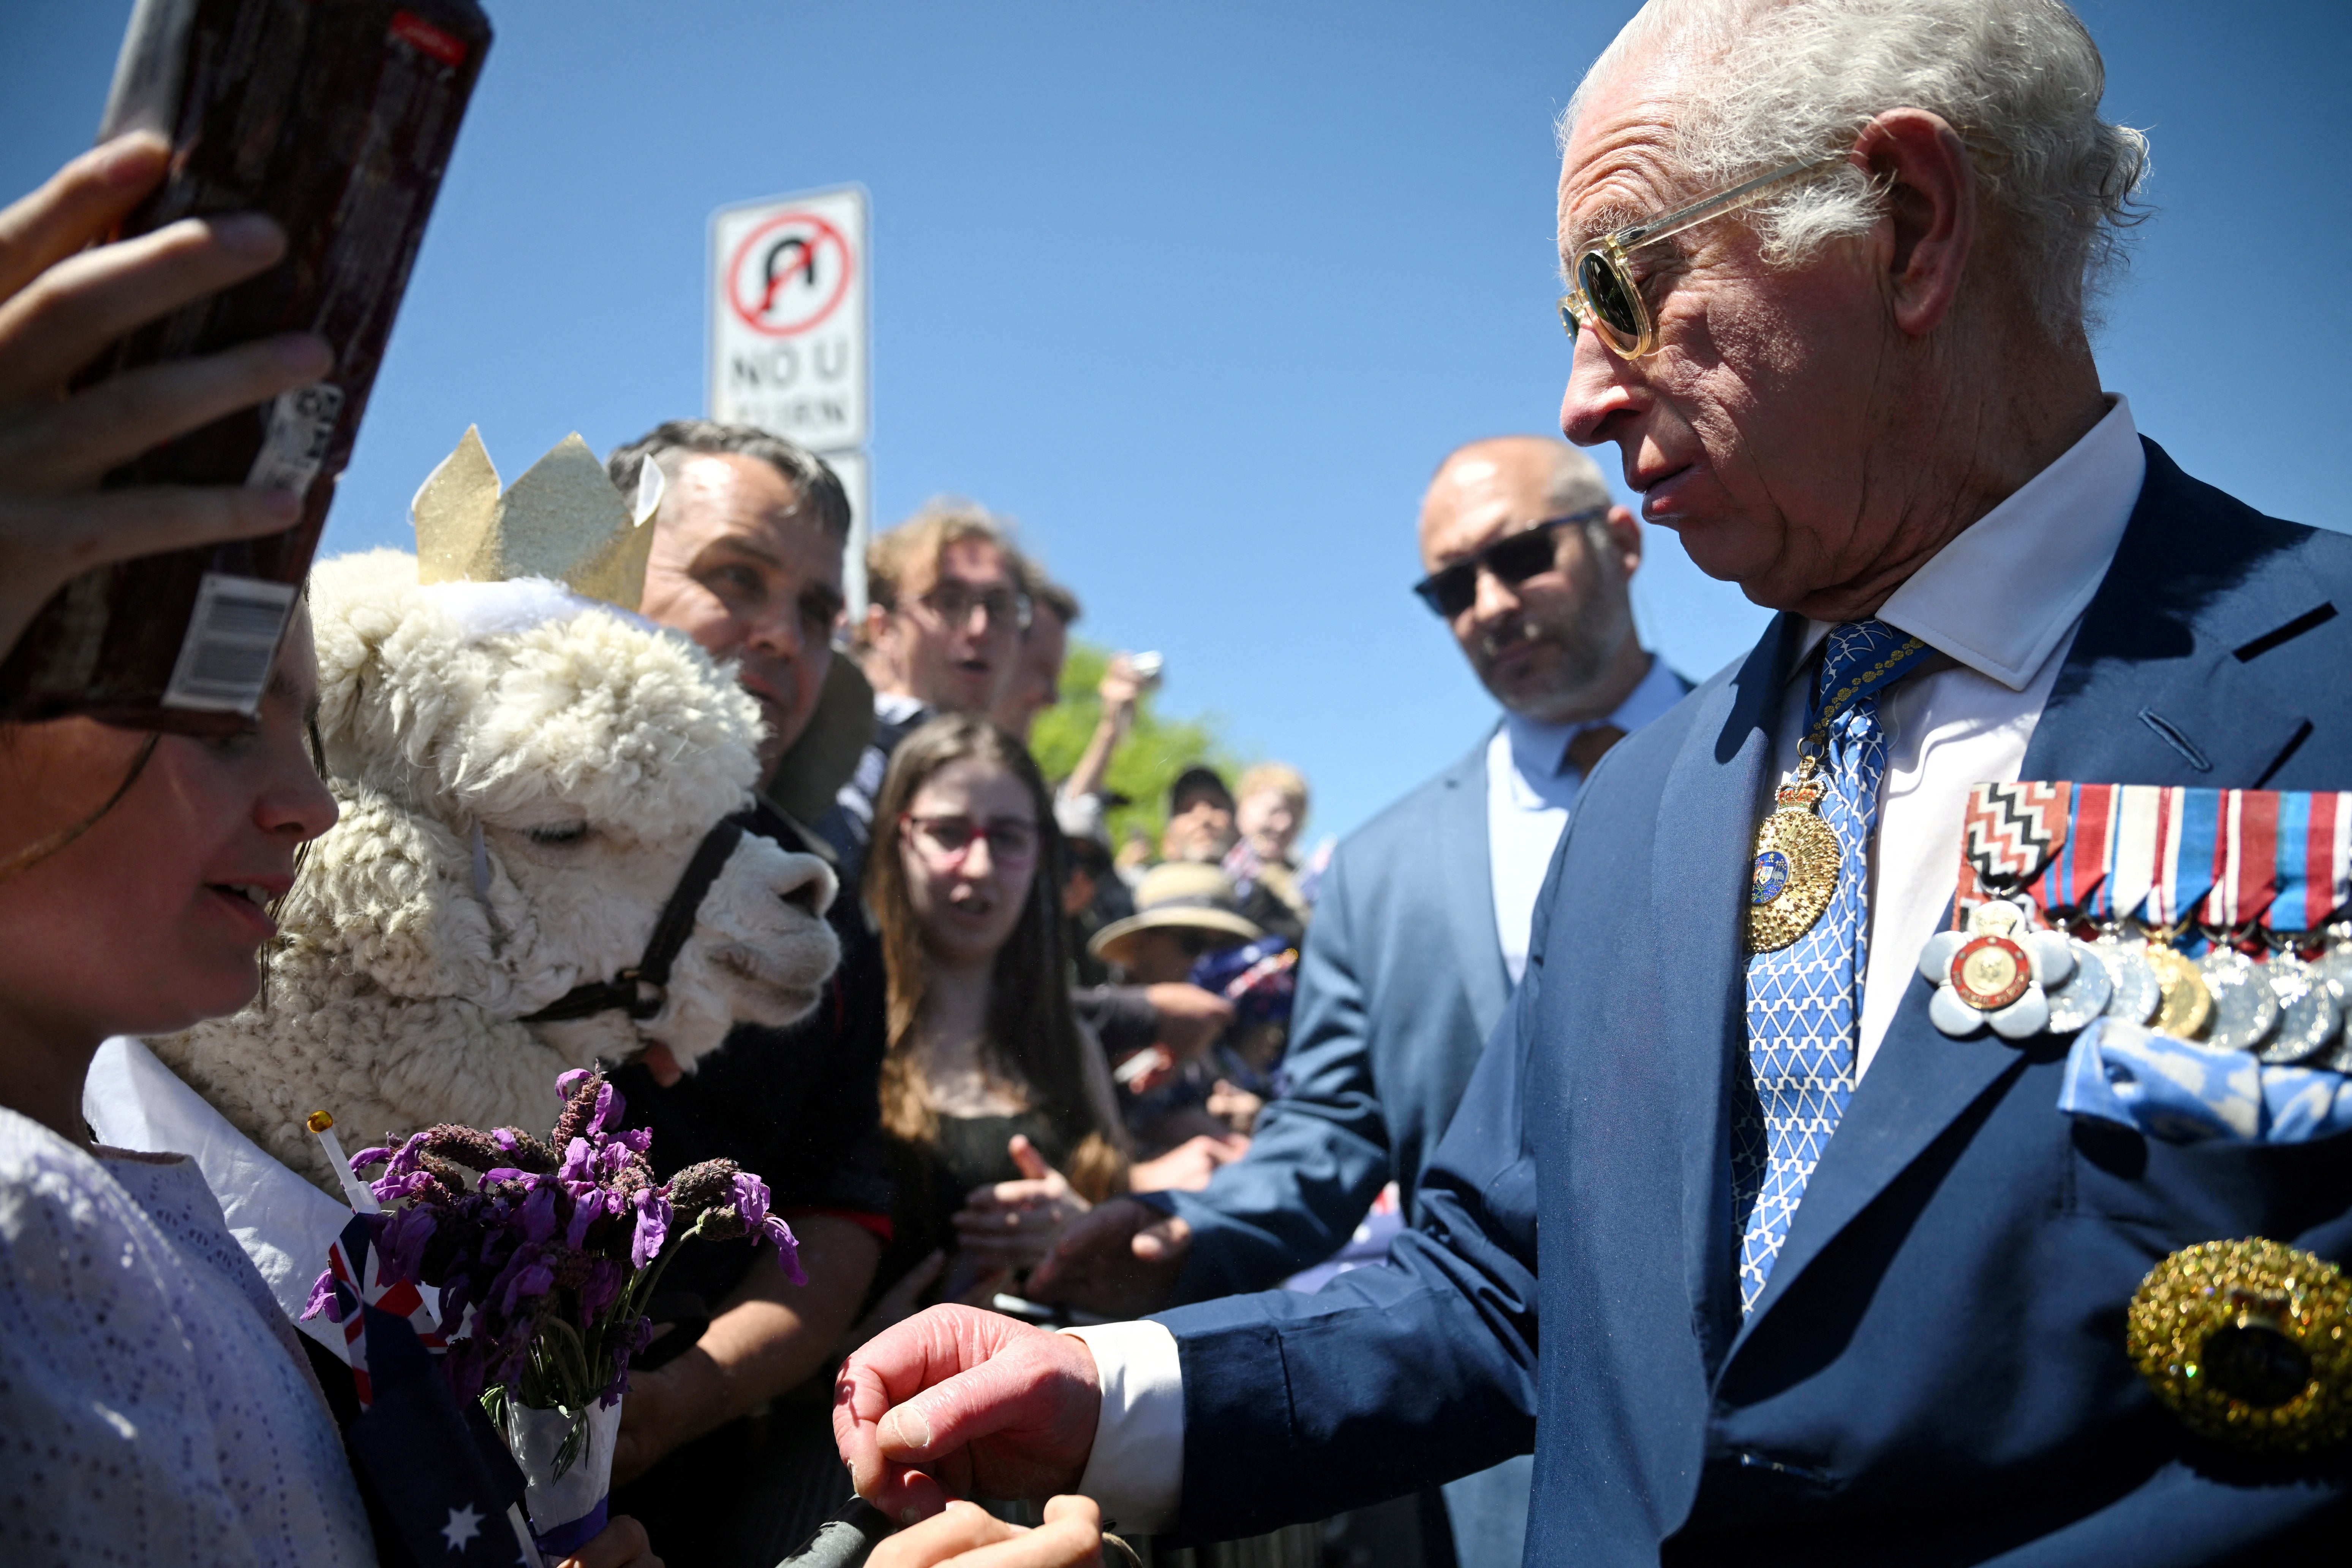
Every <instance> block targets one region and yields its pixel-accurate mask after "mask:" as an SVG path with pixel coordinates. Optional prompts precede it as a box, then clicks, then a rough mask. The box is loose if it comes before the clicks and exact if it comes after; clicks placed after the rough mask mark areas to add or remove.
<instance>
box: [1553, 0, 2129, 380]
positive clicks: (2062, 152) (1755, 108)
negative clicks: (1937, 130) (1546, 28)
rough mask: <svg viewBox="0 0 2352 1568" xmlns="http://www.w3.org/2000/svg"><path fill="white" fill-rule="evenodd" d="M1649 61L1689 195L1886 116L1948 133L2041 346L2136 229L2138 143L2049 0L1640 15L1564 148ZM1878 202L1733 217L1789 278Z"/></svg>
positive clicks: (2079, 28) (1820, 146)
mask: <svg viewBox="0 0 2352 1568" xmlns="http://www.w3.org/2000/svg"><path fill="white" fill-rule="evenodd" d="M1661 57H1664V58H1668V59H1670V60H1672V61H1673V62H1674V64H1675V67H1676V68H1678V72H1679V75H1678V79H1677V81H1676V84H1675V100H1676V104H1677V108H1676V111H1675V112H1676V121H1675V126H1674V130H1675V158H1676V160H1677V161H1678V162H1679V163H1682V164H1683V165H1684V166H1685V168H1686V169H1687V170H1688V172H1689V174H1691V176H1692V178H1693V180H1694V182H1695V183H1696V186H1701V187H1712V186H1715V185H1721V184H1733V183H1735V182H1737V181H1738V180H1739V179H1741V178H1743V177H1745V176H1747V175H1749V174H1756V173H1759V172H1760V171H1762V170H1764V169H1768V168H1772V167H1776V166H1778V165H1780V164H1782V163H1795V162H1797V161H1799V160H1800V159H1805V158H1811V157H1816V156H1819V155H1821V154H1823V153H1831V152H1834V151H1836V150H1837V149H1838V148H1840V147H1842V146H1846V145H1850V144H1851V143H1852V142H1853V138H1854V136H1855V135H1856V134H1857V133H1859V132H1860V131H1861V129H1862V127H1863V126H1864V124H1865V123H1866V122H1868V121H1870V120H1871V119H1872V118H1873V117H1874V116H1875V115H1878V114H1880V113H1883V112H1885V110H1890V109H1897V108H1912V109H1924V110H1929V111H1930V112H1932V113H1935V114H1937V115H1940V116H1942V117H1943V118H1944V119H1945V120H1947V121H1950V123H1951V125H1952V127H1953V129H1954V130H1955V131H1957V132H1958V133H1959V135H1960V137H1961V139H1962V140H1963V141H1964V142H1967V143H1968V145H1969V151H1970V153H1972V154H1973V156H1974V161H1975V164H1976V168H1977V171H1978V175H1979V180H1980V181H1981V182H1982V184H1981V185H1980V187H1979V188H1980V192H1981V194H1982V195H1983V196H1984V197H1985V198H1986V199H1987V201H1988V203H1989V205H1991V206H1992V207H1993V208H1994V209H1995V210H1996V211H1998V212H1999V213H2000V215H2001V216H2002V217H2003V218H2004V219H2005V220H2006V222H2007V226H2008V227H2009V229H2010V231H2011V237H2012V241H2013V243H2012V247H2011V260H2012V263H2013V265H2014V266H2015V267H2016V268H2017V277H2018V279H2019V281H2020V283H2021V285H2022V286H2023V287H2024V288H2025V289H2026V290H2027V292H2028V294H2029V297H2030V298H2031V300H2032V304H2033V307H2034V310H2035V313H2036V314H2037V315H2038V316H2039V317H2040V318H2041V320H2042V323H2043V324H2044V325H2045V326H2046V327H2047V328H2048V329H2049V330H2050V331H2052V332H2053V333H2054V334H2062V335H2063V334H2067V333H2071V332H2072V331H2076V330H2079V329H2081V328H2084V327H2085V326H2087V325H2088V324H2089V319H2090V315H2091V305H2092V303H2093V301H2094V300H2095V298H2096V296H2097V293H2098V290H2099V289H2100V287H2101V286H2102V284H2103V283H2104V282H2105V279H2107V277H2108V276H2110V275H2111V273H2112V271H2113V269H2114V268H2116V266H2117V265H2118V264H2119V263H2120V262H2121V260H2122V248H2123V247H2122V238H2123V231H2124V230H2125V229H2127V228H2129V227H2130V226H2133V225H2135V224H2137V223H2139V222H2140V221H2142V220H2143V219H2144V218H2145V217H2146V216H2147V209H2146V208H2145V207H2142V206H2140V205H2138V204H2137V203H2136V202H2135V201H2134V199H2133V197H2134V193H2135V192H2136V191H2137V189H2138V187H2139V184H2140V182H2141V180H2142V179H2143V178H2144V177H2145V176H2146V174H2147V163H2148V154H2147V138H2146V137H2144V136H2142V135H2141V134H2140V133H2139V132H2137V131H2134V130H2131V129H2130V128H2128V127H2126V126H2121V125H2115V124H2110V123H2109V122H2107V121H2104V120H2101V119H2100V118H2099V112H2098V110H2099V99H2100V96H2101V94H2102V93H2103V92H2104V91H2105V85H2106V69H2105V65H2104V64H2103V63H2102V62H2101V60H2100V58H2099V50H2098V47H2097V46H2096V45H2095V44H2094V43H2093V42H2092V41H2091V36H2090V34H2089V33H2088V32H2087V31H2085V30H2084V26H2083V24H2082V23H2081V22H2080V21H2079V20H2078V19H2077V18H2076V17H2075V16H2074V12H2072V11H2070V10H2068V9H2067V8H2066V6H2065V5H2062V4H2060V0H1649V3H1648V4H1647V5H1643V7H1642V9H1641V11H1640V12H1639V13H1638V14H1637V15H1636V16H1634V17H1633V20H1632V21H1631V22H1629V23H1627V24H1626V25H1625V27H1624V30H1623V31H1622V32H1621V33H1619V34H1618V35H1617V37H1616V38H1615V40H1614V41H1612V43H1611V44H1610V46H1609V47H1608V48H1606V49H1605V50H1603V51H1602V52H1601V57H1600V58H1598V59H1596V60H1594V61H1593V63H1592V67H1591V69H1590V70H1588V71H1587V72H1586V73H1585V77H1584V80H1583V82H1582V83H1581V84H1580V86H1579V87H1578V88H1577V89H1576V96H1575V97H1574V98H1573V99H1571V100H1570V102H1569V106H1568V110H1567V111H1566V112H1565V113H1564V114H1563V115H1562V116H1561V117H1560V125H1559V133H1560V142H1561V144H1562V145H1563V147H1564V146H1565V145H1566V143H1567V141H1568V137H1569V134H1570V131H1571V130H1572V129H1573V128H1574V126H1575V123H1576V119H1577V116H1578V114H1579V113H1580V110H1582V109H1583V108H1584V106H1585V104H1586V101H1587V100H1588V99H1589V97H1590V96H1591V93H1592V92H1593V90H1594V89H1595V88H1596V86H1597V85H1598V84H1600V83H1601V82H1604V81H1606V80H1607V79H1609V78H1610V77H1611V76H1612V75H1613V74H1614V73H1615V72H1616V71H1617V70H1618V69H1619V68H1621V67H1622V66H1623V65H1625V64H1626V63H1627V62H1628V61H1630V60H1633V59H1635V58H1643V59H1655V58H1661ZM1880 195H1881V192H1880V191H1879V190H1878V189H1877V188H1876V187H1875V186H1874V183H1873V182H1872V181H1871V180H1870V178H1869V177H1868V176H1867V175H1866V174H1864V173H1863V171H1862V170H1860V169H1859V168H1854V167H1848V168H1846V169H1843V170H1841V171H1838V172H1836V173H1834V174H1827V175H1824V176H1822V177H1819V178H1815V179H1811V180H1804V181H1799V182H1796V183H1794V184H1791V185H1790V186H1789V187H1787V188H1786V189H1784V190H1783V191H1781V192H1780V193H1779V194H1778V195H1775V196H1773V197H1772V198H1770V199H1769V200H1767V201H1764V202H1760V203H1759V204H1757V205H1755V206H1754V207H1752V208H1750V209H1748V211H1747V212H1746V213H1745V214H1744V215H1743V217H1744V220H1745V221H1746V222H1747V223H1748V225H1749V226H1751V227H1752V228H1753V229H1754V230H1755V232H1756V234H1757V236H1758V237H1759V238H1760V239H1761V240H1762V241H1763V257H1764V259H1765V261H1766V262H1767V263H1768V264H1769V265H1772V266H1780V267H1786V266H1794V265H1797V264H1799V263H1801V262H1803V261H1805V260H1808V259H1810V258H1811V257H1812V256H1814V255H1816V254H1817V253H1818V252H1819V251H1820V249H1821V247H1822V245H1823V244H1825V243H1826V242H1828V241H1829V240H1831V239H1833V238H1836V237H1840V236H1845V235H1856V234H1861V233H1864V232H1865V231H1866V230H1867V229H1868V228H1869V227H1870V226H1871V225H1872V224H1873V223H1874V221H1875V220H1876V219H1877V217H1878V216H1879V212H1880Z"/></svg>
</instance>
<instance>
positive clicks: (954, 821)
mask: <svg viewBox="0 0 2352 1568" xmlns="http://www.w3.org/2000/svg"><path fill="white" fill-rule="evenodd" d="M898 822H899V826H900V827H901V829H902V830H903V831H904V832H905V833H906V835H907V837H908V839H909V840H910V841H911V842H912V843H913V844H914V846H915V849H916V851H917V852H918V853H919V854H920V855H921V856H922V857H923V858H925V859H926V860H929V861H930V862H931V863H932V864H933V865H935V866H938V867H940V868H942V869H950V868H954V867H957V866H961V865H962V864H963V862H964V858H965V857H966V856H968V855H970V854H971V847H972V846H973V845H974V844H977V843H979V842H980V841H981V840H982V839H983V838H985V839H987V840H988V856H989V858H990V859H992V860H993V861H995V862H996V864H998V865H1000V866H1026V865H1028V864H1029V863H1030V862H1031V861H1033V860H1034V859H1036V858H1037V825H1036V824H1035V823H1034V822H1029V821H1025V820H1024V819H1022V818H1020V817H1013V816H1004V817H999V818H997V819H996V820H994V821H992V822H974V821H972V820H971V818H970V817H968V816H914V815H913V814H912V813H908V815H906V816H901V817H899V818H898Z"/></svg>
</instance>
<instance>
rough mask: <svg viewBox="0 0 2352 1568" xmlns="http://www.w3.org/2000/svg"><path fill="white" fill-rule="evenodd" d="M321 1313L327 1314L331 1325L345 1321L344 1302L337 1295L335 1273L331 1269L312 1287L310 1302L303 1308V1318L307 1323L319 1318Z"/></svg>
mask: <svg viewBox="0 0 2352 1568" xmlns="http://www.w3.org/2000/svg"><path fill="white" fill-rule="evenodd" d="M320 1312H324V1313H326V1314H327V1321H329V1322H331V1323H340V1322H341V1321H343V1308H342V1302H341V1300H339V1299H338V1298H337V1295H336V1290H335V1271H334V1270H333V1269H331V1268H330V1269H328V1270H327V1271H326V1272H325V1273H323V1274H321V1275H320V1276H319V1279H318V1282H317V1283H315V1284H313V1285H312V1286H311V1287H310V1300H309V1301H308V1302H307V1303H305V1304H304V1306H303V1308H302V1317H303V1320H304V1321H309V1320H310V1319H312V1318H315V1317H317V1316H318V1315H319V1314H320Z"/></svg>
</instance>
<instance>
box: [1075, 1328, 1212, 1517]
mask: <svg viewBox="0 0 2352 1568" xmlns="http://www.w3.org/2000/svg"><path fill="white" fill-rule="evenodd" d="M1063 1332H1064V1333H1065V1334H1066V1335H1068V1336H1069V1337H1070V1338H1072V1339H1076V1340H1078V1341H1081V1342H1084V1343H1085V1345H1086V1347H1087V1353H1088V1354H1090V1355H1091V1356H1092V1357H1093V1358H1094V1363H1095V1386H1096V1389H1097V1393H1098V1394H1099V1395H1100V1398H1101V1405H1100V1408H1099V1411H1098V1413H1097V1415H1096V1418H1095V1440H1094V1446H1093V1447H1091V1448H1089V1449H1088V1450H1087V1466H1086V1471H1085V1473H1084V1474H1083V1475H1081V1476H1080V1477H1079V1478H1078V1491H1079V1492H1080V1493H1081V1494H1083V1495H1084V1496H1087V1497H1090V1498H1092V1499H1094V1500H1095V1501H1096V1502H1097V1504H1099V1505H1100V1506H1101V1508H1102V1510H1103V1523H1104V1526H1105V1528H1107V1529H1117V1530H1120V1531H1127V1532H1130V1533H1135V1534H1149V1533H1150V1532H1152V1531H1158V1530H1161V1529H1164V1528H1165V1527H1166V1526H1167V1525H1168V1523H1169V1522H1170V1521H1172V1520H1173V1519H1174V1518H1175V1517H1176V1505H1177V1502H1178V1500H1179V1499H1180V1497H1181V1493H1182V1490H1183V1483H1184V1379H1183V1363H1182V1360H1181V1356H1180V1355H1179V1353H1178V1352H1177V1348H1176V1336H1175V1335H1173V1334H1171V1333H1170V1332H1169V1331H1167V1330H1166V1329H1165V1328H1163V1327H1161V1326H1160V1324H1158V1323H1154V1322H1137V1323H1102V1324H1097V1325H1095V1326H1093V1327H1089V1328H1083V1329H1065V1330H1063Z"/></svg>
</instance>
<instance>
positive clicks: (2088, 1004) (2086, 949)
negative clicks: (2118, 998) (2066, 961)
mask: <svg viewBox="0 0 2352 1568" xmlns="http://www.w3.org/2000/svg"><path fill="white" fill-rule="evenodd" d="M2067 942H2068V946H2069V947H2070V948H2071V949H2072V950H2073V952H2074V973H2072V974H2070V975H2068V976H2067V977H2066V980H2065V983H2064V984H2062V985H2057V986H2053V987H2052V988H2051V990H2050V1032H2051V1033H2053V1034H2055V1035H2071V1034H2073V1033H2074V1031H2075V1030H2077V1029H2080V1028H2083V1027H2084V1026H2087V1025H2088V1024H2089V1023H2090V1021H2091V1020H2092V1019H2094V1018H2095V1017H2097V1016H2099V1015H2100V1014H2102V1013H2105V1011H2106V1010H2107V1006H2108V1005H2109V1004H2110V1003H2111V1002H2113V1001H2114V1000H2115V994H2116V979H2115V975H2114V974H2113V973H2111V972H2110V971H2109V970H2108V968H2107V966H2106V964H2105V963H2103V962H2101V960H2100V957H2099V950H2098V949H2097V948H2095V947H2093V946H2092V945H2091V944H2090V943H2089V942H2081V941H2077V940H2075V939H2074V938H2071V937H2070V938H2068V939H2067Z"/></svg>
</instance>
